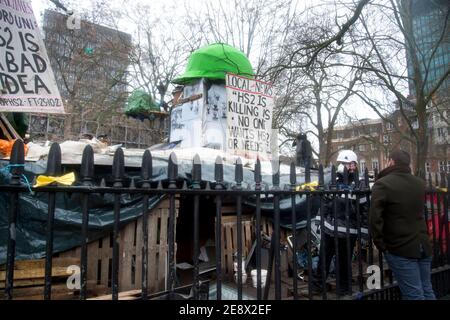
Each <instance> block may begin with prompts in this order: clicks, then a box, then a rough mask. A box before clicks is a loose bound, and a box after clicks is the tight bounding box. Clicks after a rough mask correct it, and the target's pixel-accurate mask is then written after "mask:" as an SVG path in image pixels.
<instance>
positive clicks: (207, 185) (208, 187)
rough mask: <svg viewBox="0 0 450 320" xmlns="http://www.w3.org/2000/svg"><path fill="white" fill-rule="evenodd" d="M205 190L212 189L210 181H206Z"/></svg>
mask: <svg viewBox="0 0 450 320" xmlns="http://www.w3.org/2000/svg"><path fill="white" fill-rule="evenodd" d="M205 190H211V184H210V183H209V181H206V185H205Z"/></svg>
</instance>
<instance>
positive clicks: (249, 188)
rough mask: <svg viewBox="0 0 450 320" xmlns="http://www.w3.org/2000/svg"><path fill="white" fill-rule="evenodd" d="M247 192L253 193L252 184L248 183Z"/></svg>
mask: <svg viewBox="0 0 450 320" xmlns="http://www.w3.org/2000/svg"><path fill="white" fill-rule="evenodd" d="M247 190H248V191H251V190H252V185H251V184H250V183H247Z"/></svg>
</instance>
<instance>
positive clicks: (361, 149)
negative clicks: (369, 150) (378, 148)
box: [358, 144, 366, 151]
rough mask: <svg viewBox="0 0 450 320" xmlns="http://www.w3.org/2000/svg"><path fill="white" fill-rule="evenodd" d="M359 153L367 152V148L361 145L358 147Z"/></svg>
mask: <svg viewBox="0 0 450 320" xmlns="http://www.w3.org/2000/svg"><path fill="white" fill-rule="evenodd" d="M358 150H359V151H366V146H365V145H364V144H360V145H359V147H358Z"/></svg>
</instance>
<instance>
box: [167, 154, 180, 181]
mask: <svg viewBox="0 0 450 320" xmlns="http://www.w3.org/2000/svg"><path fill="white" fill-rule="evenodd" d="M167 175H168V178H169V181H175V180H176V179H177V176H178V159H177V155H176V154H175V153H174V152H172V153H171V154H170V157H169V168H168V174H167Z"/></svg>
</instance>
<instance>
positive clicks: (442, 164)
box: [439, 161, 450, 172]
mask: <svg viewBox="0 0 450 320" xmlns="http://www.w3.org/2000/svg"><path fill="white" fill-rule="evenodd" d="M449 166H450V161H439V172H448V171H447V170H448V169H450V167H449Z"/></svg>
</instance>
